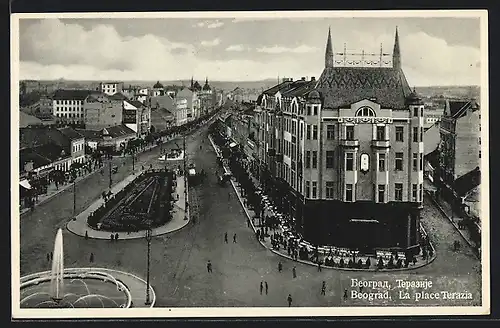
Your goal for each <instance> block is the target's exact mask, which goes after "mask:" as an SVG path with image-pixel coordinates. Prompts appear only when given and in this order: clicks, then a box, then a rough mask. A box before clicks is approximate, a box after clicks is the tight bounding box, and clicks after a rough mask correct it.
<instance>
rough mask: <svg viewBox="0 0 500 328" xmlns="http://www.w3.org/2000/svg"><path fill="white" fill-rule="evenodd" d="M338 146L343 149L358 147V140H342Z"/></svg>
mask: <svg viewBox="0 0 500 328" xmlns="http://www.w3.org/2000/svg"><path fill="white" fill-rule="evenodd" d="M340 145H341V146H344V147H359V140H357V139H356V140H350V139H349V140H348V139H342V140H340Z"/></svg>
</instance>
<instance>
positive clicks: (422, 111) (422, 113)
mask: <svg viewBox="0 0 500 328" xmlns="http://www.w3.org/2000/svg"><path fill="white" fill-rule="evenodd" d="M420 116H424V107H420Z"/></svg>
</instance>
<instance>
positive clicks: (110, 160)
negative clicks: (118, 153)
mask: <svg viewBox="0 0 500 328" xmlns="http://www.w3.org/2000/svg"><path fill="white" fill-rule="evenodd" d="M112 158H113V157H111V158H110V159H109V190H111V186H112V185H113V179H112V178H111V166H112Z"/></svg>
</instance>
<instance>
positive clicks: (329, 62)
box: [325, 28, 333, 68]
mask: <svg viewBox="0 0 500 328" xmlns="http://www.w3.org/2000/svg"><path fill="white" fill-rule="evenodd" d="M327 67H333V46H332V34H331V30H330V28H328V39H327V40H326V51H325V68H327Z"/></svg>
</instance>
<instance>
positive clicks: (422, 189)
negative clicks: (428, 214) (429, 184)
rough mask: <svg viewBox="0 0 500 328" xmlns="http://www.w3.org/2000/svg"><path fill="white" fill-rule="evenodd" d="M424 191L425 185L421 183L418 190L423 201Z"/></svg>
mask: <svg viewBox="0 0 500 328" xmlns="http://www.w3.org/2000/svg"><path fill="white" fill-rule="evenodd" d="M423 193H424V185H423V184H422V183H421V184H420V186H419V190H418V199H419V201H421V202H423V201H424V198H423Z"/></svg>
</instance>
